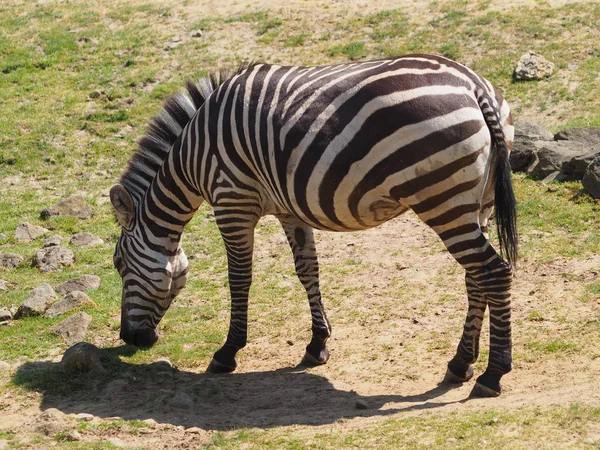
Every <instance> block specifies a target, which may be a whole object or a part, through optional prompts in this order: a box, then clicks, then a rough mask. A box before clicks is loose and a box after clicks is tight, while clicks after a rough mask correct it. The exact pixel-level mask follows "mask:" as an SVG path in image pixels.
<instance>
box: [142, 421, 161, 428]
mask: <svg viewBox="0 0 600 450" xmlns="http://www.w3.org/2000/svg"><path fill="white" fill-rule="evenodd" d="M142 422H144V423H145V424H146V425H148V426H149V427H150V428H154V427H156V425H157V423H158V422H156V420H154V419H144V420H142Z"/></svg>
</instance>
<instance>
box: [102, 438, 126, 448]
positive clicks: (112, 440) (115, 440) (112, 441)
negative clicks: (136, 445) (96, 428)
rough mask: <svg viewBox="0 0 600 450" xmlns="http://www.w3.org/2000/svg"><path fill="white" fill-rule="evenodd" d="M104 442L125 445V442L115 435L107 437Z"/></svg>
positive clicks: (117, 445)
mask: <svg viewBox="0 0 600 450" xmlns="http://www.w3.org/2000/svg"><path fill="white" fill-rule="evenodd" d="M106 442H108V443H109V444H111V445H114V446H115V447H125V443H124V442H123V441H122V440H121V439H119V438H116V437H114V438H108V439H107V440H106Z"/></svg>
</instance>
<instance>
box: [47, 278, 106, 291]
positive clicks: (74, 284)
mask: <svg viewBox="0 0 600 450" xmlns="http://www.w3.org/2000/svg"><path fill="white" fill-rule="evenodd" d="M99 287H100V277H99V276H97V275H82V276H80V277H78V278H75V279H73V280H70V281H67V282H66V283H63V284H61V285H60V286H58V287H57V288H56V290H57V291H58V292H59V293H60V294H63V295H64V294H68V293H69V292H73V291H82V292H85V291H89V290H91V289H98V288H99Z"/></svg>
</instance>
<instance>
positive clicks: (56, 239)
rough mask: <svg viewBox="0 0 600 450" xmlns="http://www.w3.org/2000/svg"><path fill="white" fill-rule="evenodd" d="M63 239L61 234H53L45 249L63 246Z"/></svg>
mask: <svg viewBox="0 0 600 450" xmlns="http://www.w3.org/2000/svg"><path fill="white" fill-rule="evenodd" d="M62 241H63V238H62V236H60V235H59V234H53V235H52V236H50V237H49V238H48V239H46V240H45V241H44V248H48V247H56V246H58V245H60V244H62Z"/></svg>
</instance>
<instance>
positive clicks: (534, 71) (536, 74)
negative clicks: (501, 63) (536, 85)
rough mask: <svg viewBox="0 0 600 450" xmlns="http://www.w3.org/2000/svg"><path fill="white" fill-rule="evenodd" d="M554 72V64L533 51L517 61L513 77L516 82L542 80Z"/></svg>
mask: <svg viewBox="0 0 600 450" xmlns="http://www.w3.org/2000/svg"><path fill="white" fill-rule="evenodd" d="M552 72H554V63H552V62H550V61H548V60H547V59H546V58H544V57H543V56H542V55H538V54H537V53H535V52H533V51H529V52H527V53H525V54H524V55H523V56H521V58H520V59H519V62H518V63H517V67H516V68H515V71H514V73H513V77H514V79H515V80H517V81H532V80H543V79H544V78H547V77H549V76H550V75H552Z"/></svg>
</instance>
